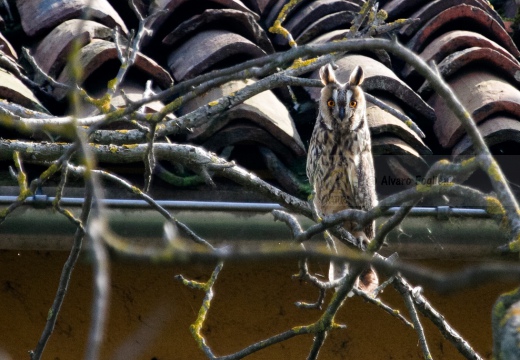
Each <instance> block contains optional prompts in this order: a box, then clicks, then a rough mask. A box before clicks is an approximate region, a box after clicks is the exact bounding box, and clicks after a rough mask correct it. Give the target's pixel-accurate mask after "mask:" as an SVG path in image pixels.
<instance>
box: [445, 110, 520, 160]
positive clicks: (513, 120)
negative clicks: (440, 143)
mask: <svg viewBox="0 0 520 360" xmlns="http://www.w3.org/2000/svg"><path fill="white" fill-rule="evenodd" d="M518 119H519V118H518V116H515V117H512V116H497V117H493V118H491V119H489V120H486V121H485V122H484V123H482V124H480V125H479V126H478V128H479V131H480V133H481V134H482V136H483V137H484V139H485V140H486V143H487V144H488V146H493V145H497V144H500V143H504V142H507V141H514V142H516V143H519V144H520V121H518ZM472 151H473V148H472V143H471V141H470V139H469V137H468V136H467V135H464V137H463V138H462V139H461V140H460V141H459V142H458V143H457V144H456V145H455V146H454V147H453V155H465V154H471V153H472Z"/></svg>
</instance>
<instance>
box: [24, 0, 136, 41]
mask: <svg viewBox="0 0 520 360" xmlns="http://www.w3.org/2000/svg"><path fill="white" fill-rule="evenodd" d="M16 5H17V6H18V11H19V13H20V19H21V21H22V28H23V30H24V31H25V33H26V34H27V35H29V36H37V35H40V34H42V33H45V32H46V31H49V30H50V29H52V28H54V27H56V26H57V25H59V24H60V23H62V22H65V21H67V20H70V19H81V18H83V16H84V15H85V14H86V10H87V9H88V14H89V19H90V20H94V21H98V22H100V23H101V24H104V25H106V26H108V27H109V28H114V27H116V26H119V28H120V29H121V30H122V31H123V32H124V33H128V29H127V28H126V25H125V23H124V21H123V19H121V17H120V16H119V14H118V13H117V12H116V11H115V10H114V8H113V7H112V6H111V5H110V4H109V3H108V1H106V0H16Z"/></svg>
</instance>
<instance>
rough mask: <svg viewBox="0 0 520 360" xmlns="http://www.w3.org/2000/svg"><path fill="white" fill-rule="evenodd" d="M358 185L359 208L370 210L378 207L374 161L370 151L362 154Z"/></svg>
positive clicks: (356, 199) (356, 197)
mask: <svg viewBox="0 0 520 360" xmlns="http://www.w3.org/2000/svg"><path fill="white" fill-rule="evenodd" d="M357 170H358V174H357V178H358V183H357V188H356V191H355V192H354V196H355V201H356V204H357V206H358V207H359V208H360V209H362V210H370V209H371V208H373V207H374V206H376V205H377V196H376V187H375V171H374V160H373V158H372V153H371V152H370V151H363V152H362V153H361V154H360V159H359V166H358V168H357Z"/></svg>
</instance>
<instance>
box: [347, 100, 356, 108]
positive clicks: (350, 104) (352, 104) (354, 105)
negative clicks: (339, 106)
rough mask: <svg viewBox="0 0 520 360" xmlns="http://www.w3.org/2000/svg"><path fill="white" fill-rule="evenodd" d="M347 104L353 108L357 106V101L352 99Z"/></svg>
mask: <svg viewBox="0 0 520 360" xmlns="http://www.w3.org/2000/svg"><path fill="white" fill-rule="evenodd" d="M348 105H349V106H350V107H351V108H355V107H356V106H357V101H354V100H352V101H351V102H350V103H349V104H348Z"/></svg>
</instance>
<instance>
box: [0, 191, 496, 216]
mask: <svg viewBox="0 0 520 360" xmlns="http://www.w3.org/2000/svg"><path fill="white" fill-rule="evenodd" d="M16 199H17V197H16V196H0V205H9V204H11V203H13V202H15V201H16ZM54 200H55V197H52V196H47V195H35V196H33V197H31V198H28V199H27V200H26V204H27V205H30V206H33V207H35V208H44V207H47V206H52V203H53V201H54ZM83 201H84V199H83V198H72V197H63V198H62V199H61V204H62V206H64V207H69V206H78V207H80V206H82V205H83ZM156 202H157V204H159V205H161V206H162V207H164V208H166V209H170V210H187V211H246V212H270V211H272V210H283V209H284V207H283V206H281V205H279V204H276V203H246V202H227V201H226V202H225V201H180V200H156ZM103 205H105V206H107V207H115V208H123V209H149V208H150V205H149V204H148V203H147V202H146V201H144V200H140V199H103ZM397 210H398V207H393V208H390V209H389V210H388V211H387V213H388V214H393V213H395V212H396V211H397ZM410 216H437V217H439V218H445V217H450V216H471V217H479V218H488V217H489V216H488V214H487V213H486V211H485V210H484V209H475V208H452V207H450V206H435V207H414V208H413V209H412V210H411V211H410Z"/></svg>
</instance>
